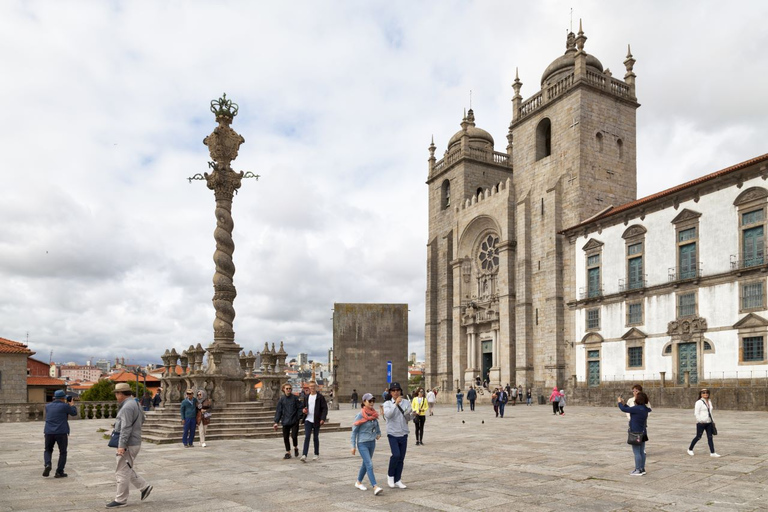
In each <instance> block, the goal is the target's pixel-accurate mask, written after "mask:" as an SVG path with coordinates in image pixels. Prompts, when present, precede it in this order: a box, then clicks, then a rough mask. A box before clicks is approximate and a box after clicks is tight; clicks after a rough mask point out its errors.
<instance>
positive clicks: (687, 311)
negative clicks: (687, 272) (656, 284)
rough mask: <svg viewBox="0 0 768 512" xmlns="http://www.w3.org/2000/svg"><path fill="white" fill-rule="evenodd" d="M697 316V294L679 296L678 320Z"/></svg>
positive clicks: (681, 294)
mask: <svg viewBox="0 0 768 512" xmlns="http://www.w3.org/2000/svg"><path fill="white" fill-rule="evenodd" d="M691 316H696V292H688V293H679V294H678V295H677V318H686V317H691Z"/></svg>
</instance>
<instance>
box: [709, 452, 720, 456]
mask: <svg viewBox="0 0 768 512" xmlns="http://www.w3.org/2000/svg"><path fill="white" fill-rule="evenodd" d="M709 456H710V457H720V456H721V455H720V454H718V453H715V452H712V453H710V454H709Z"/></svg>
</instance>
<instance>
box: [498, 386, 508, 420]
mask: <svg viewBox="0 0 768 512" xmlns="http://www.w3.org/2000/svg"><path fill="white" fill-rule="evenodd" d="M496 400H497V401H498V403H499V416H501V417H502V418H503V417H504V407H505V406H506V405H507V402H508V401H509V395H507V391H506V390H505V389H504V388H500V389H499V396H498V398H497V399H496Z"/></svg>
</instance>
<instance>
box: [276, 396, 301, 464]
mask: <svg viewBox="0 0 768 512" xmlns="http://www.w3.org/2000/svg"><path fill="white" fill-rule="evenodd" d="M299 411H301V404H300V403H299V399H298V397H297V396H296V395H294V394H293V387H292V386H291V385H290V384H287V383H286V384H284V385H283V396H281V397H280V401H279V402H277V409H276V410H275V424H274V429H275V430H277V426H278V424H280V423H282V425H283V442H284V443H285V456H284V457H283V458H284V459H290V458H291V443H290V441H291V438H293V455H294V456H295V457H298V456H299Z"/></svg>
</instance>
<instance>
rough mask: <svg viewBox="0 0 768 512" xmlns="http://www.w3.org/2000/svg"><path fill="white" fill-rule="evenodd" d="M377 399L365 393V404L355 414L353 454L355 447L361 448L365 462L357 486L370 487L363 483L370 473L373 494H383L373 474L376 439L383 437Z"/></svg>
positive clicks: (358, 474) (359, 487)
mask: <svg viewBox="0 0 768 512" xmlns="http://www.w3.org/2000/svg"><path fill="white" fill-rule="evenodd" d="M375 402H376V399H375V398H374V397H373V395H372V394H370V393H366V394H364V395H363V406H362V407H361V408H360V412H359V413H357V416H355V421H354V423H353V424H352V455H354V454H355V447H357V448H358V449H359V450H360V457H361V458H362V459H363V464H362V465H361V466H360V471H358V473H357V481H355V487H357V488H358V489H360V490H361V491H366V490H368V488H367V487H366V486H364V485H363V479H364V478H365V474H366V473H368V480H370V481H371V485H372V486H373V494H374V495H377V496H378V495H379V494H381V487H379V486H378V485H376V476H375V475H374V474H373V451H374V450H375V449H376V441H377V440H378V439H379V438H380V437H381V428H380V427H379V413H378V412H376V409H374V403H375Z"/></svg>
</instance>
